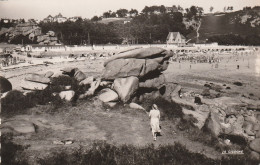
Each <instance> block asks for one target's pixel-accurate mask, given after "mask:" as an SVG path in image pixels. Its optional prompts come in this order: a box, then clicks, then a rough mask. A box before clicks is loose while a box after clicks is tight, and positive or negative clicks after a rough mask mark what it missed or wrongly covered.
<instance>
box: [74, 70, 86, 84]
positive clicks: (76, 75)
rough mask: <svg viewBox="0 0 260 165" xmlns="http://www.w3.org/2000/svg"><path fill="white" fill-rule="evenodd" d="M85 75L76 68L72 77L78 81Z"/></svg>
mask: <svg viewBox="0 0 260 165" xmlns="http://www.w3.org/2000/svg"><path fill="white" fill-rule="evenodd" d="M86 77H87V76H86V75H85V74H84V73H83V72H82V71H80V70H77V71H76V72H75V74H74V78H75V79H76V80H78V81H82V80H84V79H86Z"/></svg>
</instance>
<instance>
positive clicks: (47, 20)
mask: <svg viewBox="0 0 260 165" xmlns="http://www.w3.org/2000/svg"><path fill="white" fill-rule="evenodd" d="M53 20H54V18H53V17H52V16H51V15H48V17H46V18H44V19H43V22H44V23H47V22H53Z"/></svg>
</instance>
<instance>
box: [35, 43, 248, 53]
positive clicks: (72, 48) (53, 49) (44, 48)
mask: <svg viewBox="0 0 260 165" xmlns="http://www.w3.org/2000/svg"><path fill="white" fill-rule="evenodd" d="M137 47H142V48H149V47H161V48H164V49H168V50H207V51H209V50H226V51H232V50H236V49H240V48H244V49H248V48H249V47H246V46H218V45H205V44H204V45H194V46H190V47H178V46H176V45H172V44H136V45H93V46H90V45H87V46H85V45H84V46H77V45H75V46H67V45H64V46H41V47H33V48H32V52H74V51H75V52H80V51H93V50H98V51H100V50H104V51H109V50H113V51H116V50H118V51H120V50H124V49H130V48H137Z"/></svg>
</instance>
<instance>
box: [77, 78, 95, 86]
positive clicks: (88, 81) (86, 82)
mask: <svg viewBox="0 0 260 165" xmlns="http://www.w3.org/2000/svg"><path fill="white" fill-rule="evenodd" d="M93 82H94V77H93V76H90V77H88V78H86V79H84V80H82V81H81V82H80V83H79V85H90V84H91V83H93Z"/></svg>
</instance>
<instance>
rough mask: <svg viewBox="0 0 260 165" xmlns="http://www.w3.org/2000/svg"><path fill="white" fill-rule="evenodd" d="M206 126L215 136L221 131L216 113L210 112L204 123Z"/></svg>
mask: <svg viewBox="0 0 260 165" xmlns="http://www.w3.org/2000/svg"><path fill="white" fill-rule="evenodd" d="M206 128H207V129H208V130H209V131H210V132H211V133H212V134H213V135H215V136H218V135H219V134H220V133H221V124H220V120H219V118H218V114H216V113H214V112H211V113H210V115H209V118H208V120H207V123H206Z"/></svg>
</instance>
